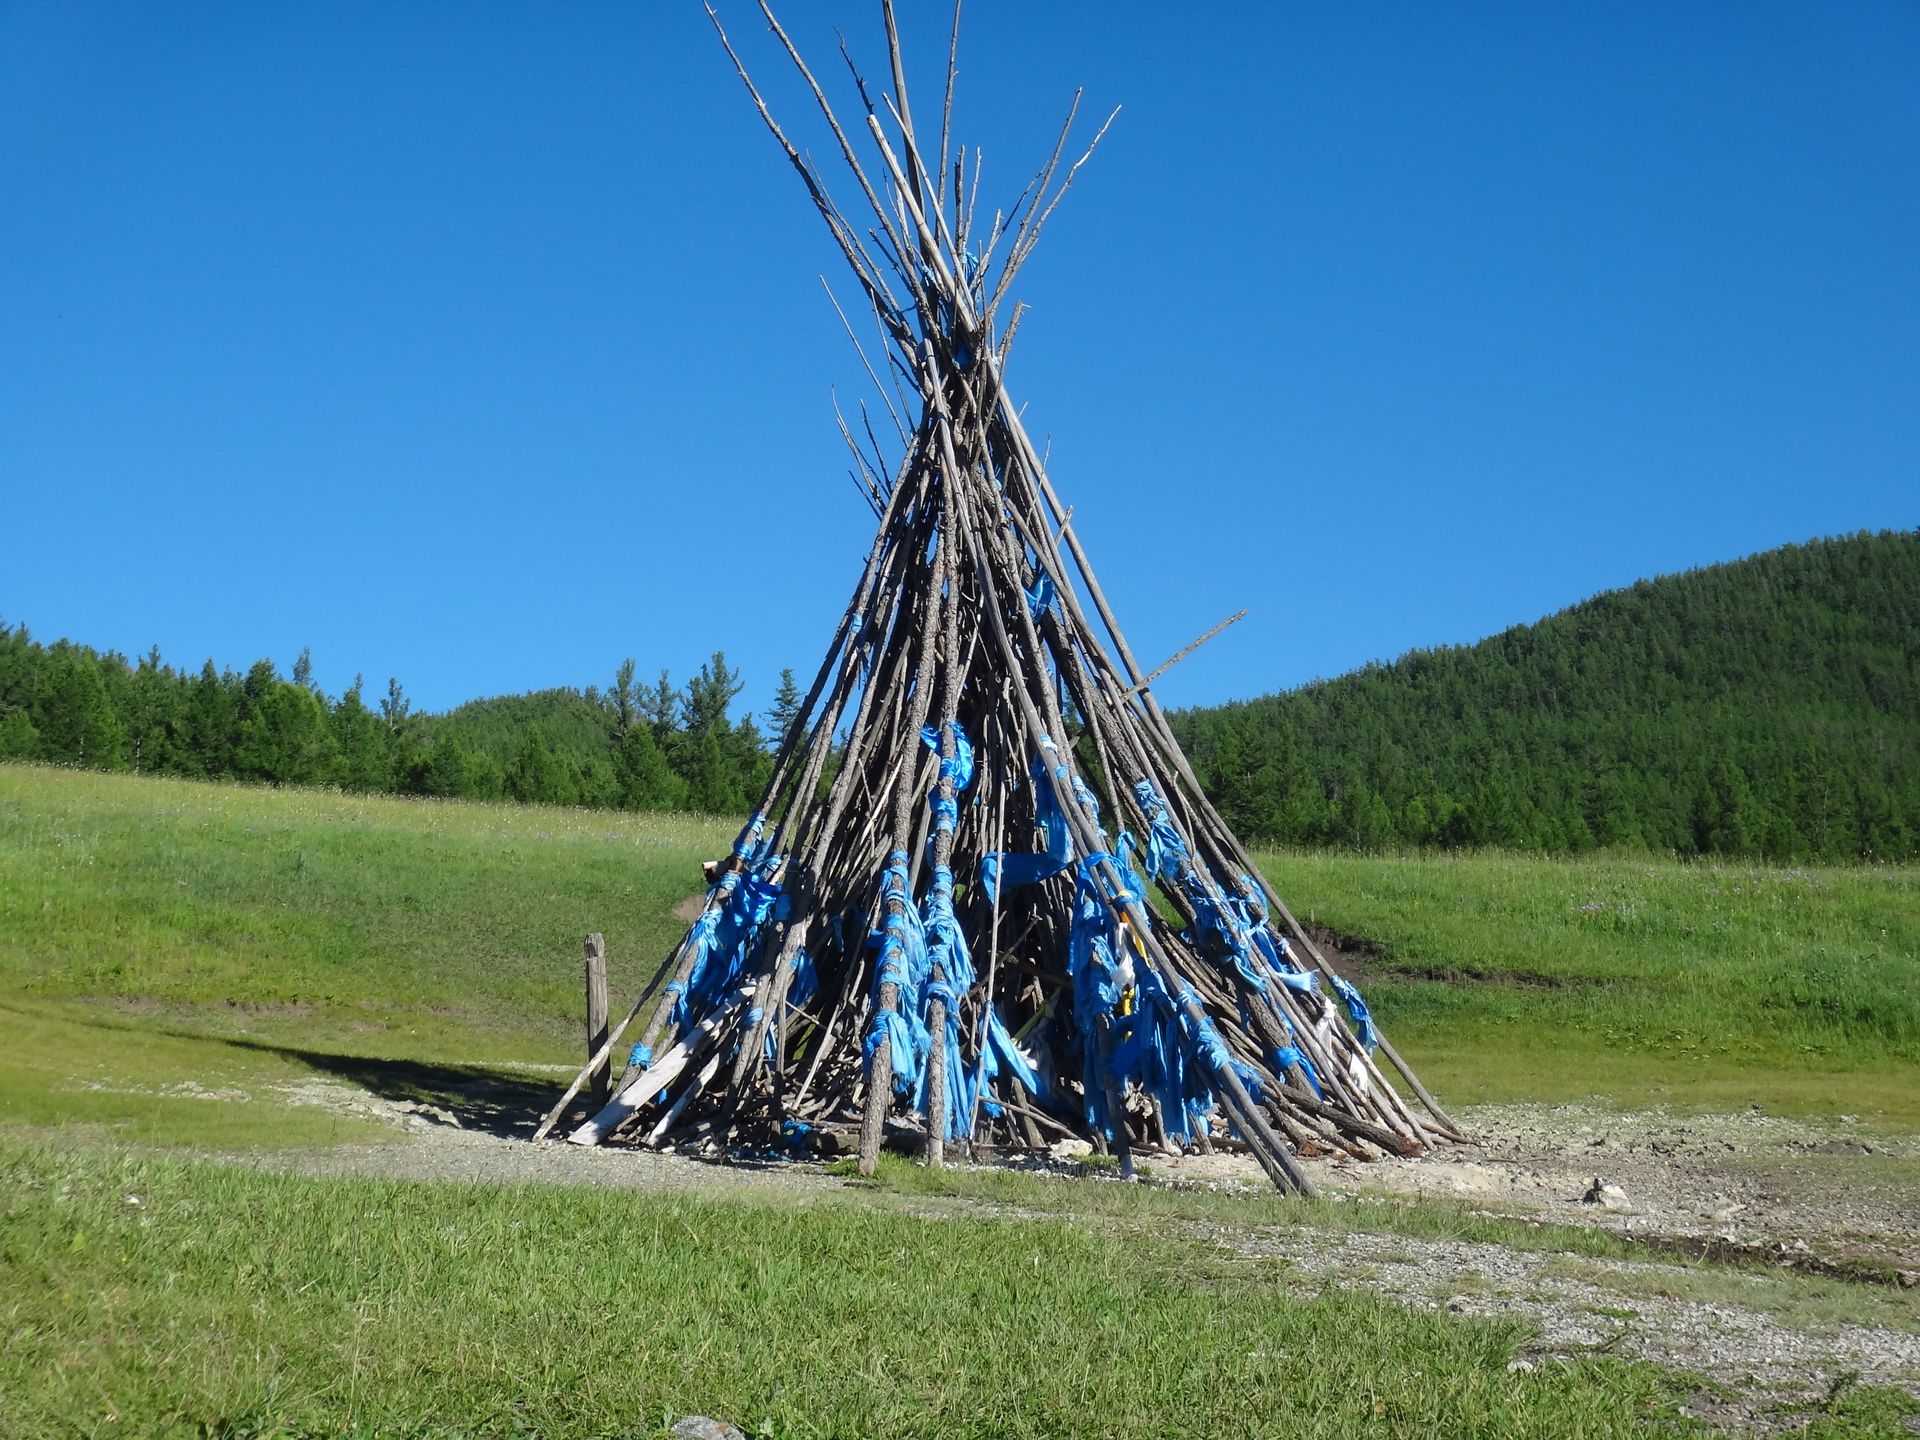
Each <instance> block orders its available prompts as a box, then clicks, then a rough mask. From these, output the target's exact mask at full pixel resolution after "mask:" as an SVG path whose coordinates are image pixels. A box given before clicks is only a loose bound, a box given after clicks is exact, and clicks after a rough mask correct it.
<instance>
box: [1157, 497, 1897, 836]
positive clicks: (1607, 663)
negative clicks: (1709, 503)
mask: <svg viewBox="0 0 1920 1440" xmlns="http://www.w3.org/2000/svg"><path fill="white" fill-rule="evenodd" d="M1172 718H1173V723H1174V729H1175V732H1176V734H1177V735H1178V736H1179V738H1180V740H1181V743H1182V745H1183V747H1184V748H1185V749H1186V751H1187V753H1188V754H1189V756H1190V757H1191V758H1192V760H1193V763H1194V767H1195V769H1196V771H1197V773H1198V775H1199V778H1200V781H1201V784H1202V785H1203V787H1204V788H1205V789H1206V790H1207V791H1208V793H1209V794H1210V795H1211V796H1212V798H1213V799H1214V801H1215V803H1216V804H1217V805H1218V806H1219V807H1220V808H1221V810H1222V812H1223V814H1224V815H1225V817H1226V818H1227V819H1228V820H1229V821H1230V822H1231V823H1232V824H1233V826H1234V828H1235V829H1236V831H1238V832H1239V833H1240V834H1241V835H1242V836H1243V837H1245V838H1247V839H1251V840H1254V841H1256V842H1261V843H1267V844H1276V843H1277V844H1287V845H1303V846H1341V847H1356V848H1359V849H1362V850H1375V849H1383V848H1393V849H1400V848H1413V847H1426V846H1434V847H1446V848H1456V847H1470V846H1483V845H1484V846H1502V847H1509V848H1522V849H1529V850H1541V851H1548V852H1571V851H1581V850H1586V849H1590V848H1592V847H1595V846H1615V847H1625V848H1632V849H1647V850H1654V851H1663V852H1673V853H1678V854H1682V855H1728V856H1755V857H1765V858H1771V859H1778V860H1798V859H1819V860H1851V859H1904V858H1909V857H1913V856H1915V855H1916V853H1920V532H1911V531H1909V532H1885V533H1881V534H1877V535H1869V534H1861V535H1856V536H1850V537H1846V538H1842V539H1834V540H1822V541H1815V542H1813V543H1810V544H1806V545H1792V546H1787V547H1785V548H1782V549H1779V550H1773V551H1769V552H1767V553H1765V554H1762V555H1757V556H1753V557H1751V558H1749V559H1746V560H1741V561H1735V562H1733V563H1731V564H1726V565H1717V566H1713V567H1711V568H1708V569H1702V570H1696V571H1691V572H1689V573H1687V574H1683V575H1676V576H1668V577H1664V578H1662V579H1659V580H1653V581H1642V582H1640V583H1639V584H1636V585H1634V586H1632V587H1630V588H1628V589H1625V590H1617V591H1612V592H1610V593H1607V594H1604V595H1601V596H1598V597H1596V598H1594V599H1592V600H1589V601H1586V602H1584V603H1583V604H1580V605H1575V606H1573V607H1572V608H1571V609H1568V610H1565V611H1562V612H1560V613H1559V614H1557V615H1554V616H1550V617H1549V618H1547V619H1545V620H1542V621H1540V622H1539V623H1537V624H1533V625H1521V626H1516V627H1515V628H1513V629H1511V630H1508V631H1506V632H1505V633H1503V634H1500V635H1496V636H1494V637H1492V638H1491V639H1488V640H1485V641H1482V642H1480V643H1479V644H1476V645H1471V646H1453V647H1447V648H1443V649H1438V650H1424V651H1415V652H1413V653H1411V654H1409V655H1406V656H1404V657H1403V658H1401V659H1400V660H1397V661H1395V662H1394V663H1392V664H1388V665H1369V666H1367V667H1366V668H1365V669H1364V670H1360V671H1356V672H1355V673H1353V674H1350V675H1346V676H1342V677H1341V678H1339V679H1335V680H1327V681H1321V682H1317V683H1314V684H1311V685H1307V686H1304V687H1302V688H1300V689H1298V690H1294V691H1291V692H1288V693H1286V694H1281V695H1274V696H1269V697H1266V698H1263V699H1259V700H1253V701H1248V702H1244V703H1239V704H1233V705H1226V706H1222V707H1219V708H1211V709H1201V710H1189V711H1185V712H1182V713H1179V714H1177V715H1175V716H1174V717H1172Z"/></svg>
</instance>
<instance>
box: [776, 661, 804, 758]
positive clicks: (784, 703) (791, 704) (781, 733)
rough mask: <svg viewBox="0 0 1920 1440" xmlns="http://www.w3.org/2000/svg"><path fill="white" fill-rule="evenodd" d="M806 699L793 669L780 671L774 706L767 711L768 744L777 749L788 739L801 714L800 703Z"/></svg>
mask: <svg viewBox="0 0 1920 1440" xmlns="http://www.w3.org/2000/svg"><path fill="white" fill-rule="evenodd" d="M803 698H805V697H803V696H802V695H801V693H800V686H799V685H798V684H797V683H795V681H794V678H793V670H792V668H791V667H783V668H782V669H781V671H780V687H779V688H778V689H777V690H775V691H774V692H773V704H772V706H770V707H769V708H768V710H767V743H768V744H769V745H772V746H774V747H776V748H778V746H779V745H780V743H781V741H783V740H785V739H786V738H787V731H788V730H789V729H791V728H792V726H793V722H794V719H795V717H797V716H798V715H799V714H800V702H801V700H802V699H803Z"/></svg>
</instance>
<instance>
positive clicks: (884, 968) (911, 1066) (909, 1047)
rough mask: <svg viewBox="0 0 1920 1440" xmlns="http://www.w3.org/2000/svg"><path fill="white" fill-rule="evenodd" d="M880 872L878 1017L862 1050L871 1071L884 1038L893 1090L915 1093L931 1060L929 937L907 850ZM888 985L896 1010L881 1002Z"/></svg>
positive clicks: (875, 1010) (891, 858) (875, 1015)
mask: <svg viewBox="0 0 1920 1440" xmlns="http://www.w3.org/2000/svg"><path fill="white" fill-rule="evenodd" d="M881 877H882V878H881V892H880V893H881V900H882V904H883V905H884V906H885V908H886V919H885V924H884V928H883V929H882V930H881V932H880V966H879V968H878V970H876V971H875V973H874V977H873V999H874V1005H873V1018H872V1019H871V1020H870V1021H869V1022H868V1024H867V1033H866V1036H865V1039H864V1042H863V1045H862V1049H863V1051H864V1053H865V1055H866V1061H867V1067H868V1073H869V1074H871V1073H872V1067H873V1059H874V1056H875V1055H877V1054H878V1053H879V1051H880V1042H881V1040H882V1039H885V1040H886V1041H887V1042H888V1047H889V1048H888V1062H889V1065H890V1067H891V1069H892V1071H893V1076H892V1079H893V1088H894V1091H895V1093H896V1094H901V1095H912V1094H917V1093H918V1091H919V1089H920V1076H921V1070H922V1067H924V1066H925V1064H926V1060H927V1044H928V1036H927V1027H926V1023H925V1021H923V1020H922V1019H921V1016H920V1011H921V1003H920V990H921V987H922V986H923V985H925V984H926V981H927V941H926V934H925V932H924V931H923V929H922V928H921V923H920V913H919V911H917V910H915V909H914V907H913V898H912V896H911V894H910V893H909V889H908V876H907V855H906V852H905V851H904V850H896V851H894V852H893V854H892V855H890V856H889V857H888V859H887V867H886V869H885V870H884V871H882V872H881ZM896 900H897V901H899V902H900V903H899V905H898V906H897V907H896V906H895V905H894V904H893V903H892V902H893V901H896ZM883 985H892V986H894V987H895V995H894V1007H895V1008H893V1009H892V1010H886V1009H883V1008H882V1007H881V1005H880V989H881V987H882V986H883Z"/></svg>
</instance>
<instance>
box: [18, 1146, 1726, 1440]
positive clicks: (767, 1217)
mask: <svg viewBox="0 0 1920 1440" xmlns="http://www.w3.org/2000/svg"><path fill="white" fill-rule="evenodd" d="M0 1175H4V1178H5V1182H6V1183H5V1185H4V1187H0V1193H4V1195H5V1197H6V1198H5V1200H4V1202H0V1204H4V1207H5V1210H4V1217H5V1225H4V1227H0V1273H4V1274H5V1276H6V1280H7V1283H6V1284H5V1286H4V1287H0V1332H3V1333H4V1335H5V1337H6V1343H5V1344H4V1346H0V1433H6V1434H9V1435H36V1436H41V1435H43V1436H65V1435H74V1436H78V1435H96V1434H135V1435H142V1434H145V1435H153V1434H170V1433H171V1434H179V1435H182V1436H185V1435H196V1436H198V1435H202V1434H214V1435H223V1436H224V1435H252V1434H275V1435H315V1436H318V1435H327V1436H334V1435H348V1434H353V1435H367V1436H372V1435H380V1436H429V1435H432V1436H447V1437H451V1436H467V1435H472V1436H482V1435H484V1436H503V1437H505V1436H531V1435H538V1436H540V1437H542V1440H565V1437H575V1436H581V1437H585V1436H614V1435H651V1434H657V1433H659V1431H660V1429H661V1425H662V1421H663V1419H664V1418H665V1417H667V1416H669V1415H673V1414H678V1413H688V1412H696V1413H707V1414H717V1415H720V1416H723V1417H725V1418H729V1419H732V1420H735V1421H737V1422H739V1423H741V1424H742V1425H743V1426H744V1427H745V1428H747V1429H748V1430H749V1431H750V1432H752V1431H756V1430H761V1429H763V1428H764V1430H765V1431H766V1432H767V1433H771V1434H776V1435H783V1436H786V1435H792V1436H807V1435H897V1436H917V1435H927V1436H943V1437H950V1436H975V1435H979V1436H984V1435H994V1436H1051V1435H1061V1436H1066V1435H1073V1436H1079V1435H1086V1434H1104V1435H1141V1436H1146V1435H1156V1436H1157V1435H1215V1434H1253V1435H1269V1434H1270V1435H1287V1436H1346V1435H1380V1436H1413V1435H1484V1436H1530V1435H1540V1436H1547V1435H1551V1436H1593V1437H1598V1436H1609V1435H1626V1434H1633V1435H1638V1436H1648V1435H1672V1434H1683V1433H1688V1432H1687V1430H1686V1428H1685V1426H1684V1424H1683V1422H1681V1421H1680V1420H1679V1419H1678V1418H1677V1413H1676V1410H1675V1406H1676V1403H1677V1401H1678V1399H1679V1398H1680V1396H1681V1394H1682V1393H1683V1391H1682V1389H1681V1388H1680V1387H1679V1382H1677V1381H1676V1380H1674V1379H1672V1378H1670V1377H1667V1376H1665V1375H1663V1374H1662V1373H1661V1372H1659V1371H1657V1370H1654V1369H1651V1368H1649V1367H1645V1366H1637V1365H1631V1364H1626V1363H1622V1362H1619V1361H1614V1360H1606V1359H1595V1360H1589V1361H1584V1362H1581V1363H1576V1364H1569V1365H1554V1366H1543V1367H1541V1368H1540V1369H1538V1370H1536V1371H1532V1372H1526V1373H1510V1372H1509V1371H1508V1370H1507V1368H1506V1366H1507V1361H1508V1359H1509V1358H1510V1357H1511V1355H1512V1353H1513V1350H1514V1347H1515V1346H1516V1344H1518V1343H1520V1342H1521V1341H1522V1340H1523V1339H1524V1338H1525V1337H1524V1333H1523V1331H1522V1330H1521V1329H1519V1328H1518V1327H1516V1326H1512V1325H1504V1324H1497V1323H1486V1322H1465V1321H1462V1320H1460V1319H1458V1318H1456V1317H1450V1316H1446V1315H1440V1314H1429V1313H1419V1312H1413V1311H1409V1310H1406V1309H1403V1308H1401V1307H1400V1306H1398V1305H1396V1304H1394V1303H1393V1302H1391V1301H1389V1300H1386V1299H1382V1298H1378V1297H1373V1296H1368V1295H1365V1294H1361V1293H1356V1292H1345V1291H1341V1290H1338V1289H1329V1290H1327V1291H1326V1292H1325V1293H1323V1294H1321V1295H1320V1296H1318V1297H1317V1298H1304V1297H1300V1296H1296V1295H1292V1294H1289V1293H1287V1292H1285V1290H1284V1289H1283V1288H1282V1287H1281V1285H1280V1282H1279V1278H1278V1277H1277V1276H1276V1275H1275V1274H1274V1273H1273V1270H1272V1267H1263V1266H1260V1265H1255V1264H1250V1263H1243V1262H1238V1261H1232V1260H1229V1259H1226V1258H1225V1257H1222V1256H1221V1255H1220V1254H1219V1253H1218V1252H1217V1251H1215V1250H1213V1249H1212V1248H1211V1247H1205V1246H1200V1245H1192V1244H1183V1243H1178V1242H1175V1241H1172V1240H1168V1239H1164V1238H1155V1237H1153V1236H1151V1235H1146V1234H1138V1233H1136V1234H1133V1235H1130V1236H1127V1237H1125V1238H1121V1237H1117V1236H1113V1235H1107V1234H1101V1233H1097V1232H1095V1231H1092V1230H1089V1229H1088V1228H1086V1227H1084V1226H1080V1225H1076V1224H1073V1223H1070V1222H1066V1221H1060V1220H1051V1219H1039V1220H1031V1221H1012V1220H1005V1219H984V1218H978V1217H969V1216H954V1217H948V1218H941V1219H930V1218H918V1217H914V1216H910V1215H902V1214H899V1213H890V1212H887V1211H884V1210H878V1209H874V1208H870V1207H861V1206H838V1205H811V1206H800V1205H795V1204H792V1203H775V1202H766V1201H762V1202H759V1203H740V1202H725V1203H723V1202H719V1201H714V1200H706V1199H700V1198H696V1197H690V1196H683V1195H676V1196H648V1195H634V1194H631V1193H615V1192H603V1193H590V1192H581V1191H577V1190H575V1191H561V1190H554V1189H544V1188H538V1187H526V1188H506V1189H503V1188H498V1187H492V1186H479V1185H458V1186H456V1185H420V1184H400V1183H390V1182H380V1181H364V1180H351V1181H343V1180H338V1179H329V1180H324V1181H323V1180H314V1179H308V1178H300V1177H295V1176H290V1175H276V1174H268V1173H263V1172H259V1171H253V1170H249V1169H244V1168H235V1167H222V1166H215V1165H210V1164H205V1163H179V1162H170V1161H160V1160H151V1159H144V1160H136V1159H128V1158H124V1157H119V1156H115V1155H113V1154H111V1153H107V1152H103V1151H100V1150H98V1149H91V1150H86V1151H82V1152H61V1151H54V1150H50V1149H48V1148H46V1147H32V1146H29V1147H22V1146H18V1145H11V1146H8V1145H4V1143H0ZM110 1417H117V1418H110ZM276 1426H277V1427H280V1428H274V1427H276ZM170 1427H172V1428H170Z"/></svg>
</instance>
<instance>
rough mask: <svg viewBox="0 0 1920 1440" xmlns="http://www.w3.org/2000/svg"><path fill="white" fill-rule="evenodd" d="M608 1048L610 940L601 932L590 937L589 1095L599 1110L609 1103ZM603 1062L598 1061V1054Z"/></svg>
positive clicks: (588, 947) (588, 969)
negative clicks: (608, 946) (596, 1061)
mask: <svg viewBox="0 0 1920 1440" xmlns="http://www.w3.org/2000/svg"><path fill="white" fill-rule="evenodd" d="M606 1049H607V942H606V939H605V938H604V937H603V936H602V935H601V934H600V933H599V932H598V931H595V932H594V933H593V934H591V935H589V936H587V1064H588V1065H589V1066H590V1067H591V1068H592V1073H591V1074H590V1075H589V1076H588V1078H587V1098H588V1099H589V1100H590V1101H592V1103H593V1108H594V1109H596V1110H598V1109H599V1108H600V1107H601V1106H602V1105H605V1104H606V1103H607V1087H608V1085H609V1084H610V1083H611V1081H612V1077H613V1058H612V1057H611V1056H610V1055H608V1054H607V1053H606ZM596 1056H598V1057H599V1064H597V1065H595V1064H594V1057H596Z"/></svg>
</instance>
